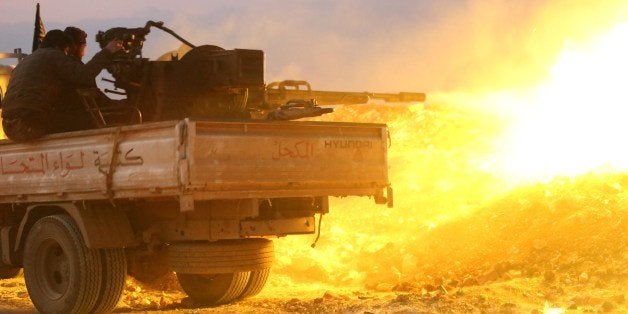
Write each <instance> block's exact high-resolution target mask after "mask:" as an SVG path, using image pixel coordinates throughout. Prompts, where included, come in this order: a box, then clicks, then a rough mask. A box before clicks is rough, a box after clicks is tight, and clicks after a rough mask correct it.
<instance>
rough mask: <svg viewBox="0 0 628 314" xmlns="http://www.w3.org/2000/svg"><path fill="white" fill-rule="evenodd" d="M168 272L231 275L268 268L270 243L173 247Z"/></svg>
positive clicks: (271, 254)
mask: <svg viewBox="0 0 628 314" xmlns="http://www.w3.org/2000/svg"><path fill="white" fill-rule="evenodd" d="M168 258H169V263H170V268H171V269H172V270H173V271H175V272H176V273H177V274H179V273H183V274H230V273H236V272H250V271H258V270H264V269H267V268H270V267H271V266H272V264H273V260H274V247H273V241H271V240H268V239H242V240H224V241H217V242H189V243H174V244H171V245H170V246H169V247H168Z"/></svg>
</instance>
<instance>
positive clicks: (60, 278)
mask: <svg viewBox="0 0 628 314" xmlns="http://www.w3.org/2000/svg"><path fill="white" fill-rule="evenodd" d="M36 256H37V260H36V272H37V273H38V274H37V276H36V278H37V281H38V282H39V286H40V287H41V289H42V291H43V292H44V293H45V294H46V295H47V296H48V297H49V298H50V299H52V300H58V299H60V298H61V297H63V295H65V293H66V292H67V290H68V287H69V283H70V279H71V278H70V277H71V273H70V265H69V263H70V261H69V259H68V257H67V255H66V253H65V251H64V250H63V248H62V247H61V245H59V243H58V242H57V241H55V240H53V239H48V240H46V241H44V242H42V243H41V245H40V246H39V248H38V250H37V255H36Z"/></svg>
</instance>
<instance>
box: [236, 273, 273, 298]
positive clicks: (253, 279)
mask: <svg viewBox="0 0 628 314" xmlns="http://www.w3.org/2000/svg"><path fill="white" fill-rule="evenodd" d="M269 274H270V268H266V269H262V270H256V271H252V272H251V276H249V281H248V283H247V284H246V287H245V288H244V290H243V291H242V294H240V298H241V299H244V298H248V297H252V296H254V295H257V294H258V293H260V291H262V289H263V288H264V286H265V285H266V280H268V275H269Z"/></svg>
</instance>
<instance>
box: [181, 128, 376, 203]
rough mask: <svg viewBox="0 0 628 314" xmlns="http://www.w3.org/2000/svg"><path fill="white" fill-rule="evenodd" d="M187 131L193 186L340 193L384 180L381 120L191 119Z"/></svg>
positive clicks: (229, 191) (374, 184)
mask: <svg viewBox="0 0 628 314" xmlns="http://www.w3.org/2000/svg"><path fill="white" fill-rule="evenodd" d="M189 131H190V137H191V138H192V139H191V140H190V143H193V145H190V146H189V150H190V151H189V152H188V158H189V165H190V166H189V169H190V174H189V175H190V182H191V185H192V187H194V188H196V189H197V190H202V191H207V192H214V193H219V192H220V191H224V192H227V194H230V193H234V192H235V191H241V192H242V193H243V194H242V195H245V192H248V193H253V194H258V193H256V192H260V191H265V190H266V191H273V190H274V191H276V190H282V191H295V192H296V191H304V190H308V191H312V192H315V193H316V191H317V190H319V191H321V192H322V191H323V190H325V193H323V194H320V195H336V194H338V195H342V194H343V193H346V192H343V190H347V189H360V190H368V189H375V188H381V187H384V186H386V185H388V172H387V156H386V154H387V147H386V145H387V136H388V135H387V129H386V126H385V125H382V124H354V123H325V122H287V121H286V122H272V123H269V122H267V123H264V122H247V123H238V122H230V123H227V122H221V123H219V122H195V126H194V127H191V128H190V129H189ZM330 190H331V191H330ZM334 191H338V192H337V193H332V194H328V192H334ZM296 194H299V193H296ZM316 194H318V193H316ZM258 196H259V195H258Z"/></svg>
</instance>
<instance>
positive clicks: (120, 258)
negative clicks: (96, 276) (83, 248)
mask: <svg viewBox="0 0 628 314" xmlns="http://www.w3.org/2000/svg"><path fill="white" fill-rule="evenodd" d="M98 251H99V253H100V258H101V259H100V261H101V263H102V280H101V284H100V292H99V297H98V300H96V305H95V307H94V308H93V309H92V311H91V312H92V313H110V312H111V311H113V309H115V308H116V305H117V304H118V301H119V300H120V296H121V295H122V290H123V289H124V280H125V279H126V269H127V265H126V256H125V254H124V249H100V250H98Z"/></svg>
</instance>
